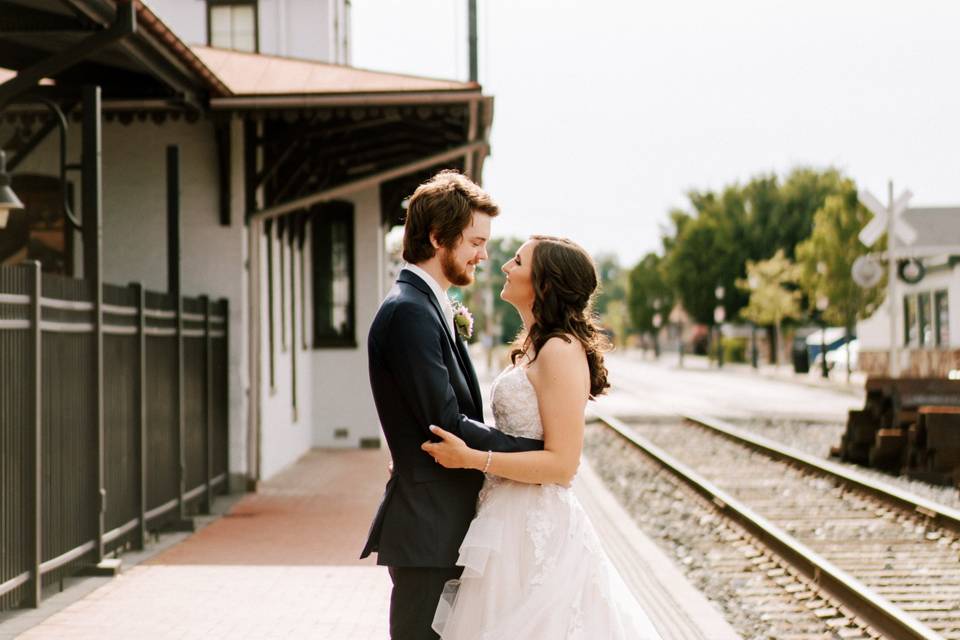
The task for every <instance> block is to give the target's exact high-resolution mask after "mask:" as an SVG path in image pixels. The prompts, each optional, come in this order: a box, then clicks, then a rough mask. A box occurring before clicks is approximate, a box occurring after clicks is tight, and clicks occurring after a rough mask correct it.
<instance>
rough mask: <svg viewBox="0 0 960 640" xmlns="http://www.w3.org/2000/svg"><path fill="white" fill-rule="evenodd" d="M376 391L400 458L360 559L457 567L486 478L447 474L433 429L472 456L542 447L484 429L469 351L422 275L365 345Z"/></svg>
mask: <svg viewBox="0 0 960 640" xmlns="http://www.w3.org/2000/svg"><path fill="white" fill-rule="evenodd" d="M367 348H368V355H369V365H370V386H371V388H372V389H373V397H374V401H375V402H376V405H377V413H378V414H379V416H380V426H381V427H382V429H383V434H384V436H385V437H386V440H387V446H388V447H389V448H390V454H391V455H392V456H393V465H394V470H393V474H392V475H391V477H390V480H389V481H388V482H387V486H386V490H385V491H384V494H383V500H382V501H381V503H380V508H379V509H378V510H377V514H376V517H375V518H374V520H373V524H372V525H371V526H370V534H369V536H368V538H367V543H366V546H365V547H364V549H363V553H362V554H361V556H360V557H361V558H365V557H367V556H368V555H369V554H370V553H371V552H372V551H376V552H377V564H381V565H386V566H391V567H452V566H454V565H455V563H456V560H457V557H458V555H459V547H460V543H461V542H462V541H463V536H464V535H465V534H466V532H467V528H468V527H469V525H470V521H471V520H472V519H473V517H474V515H475V512H476V504H477V494H478V493H479V491H480V487H481V486H482V484H483V474H482V473H480V472H479V471H475V470H469V469H445V468H444V467H442V466H440V465H439V464H437V463H436V462H435V461H434V460H433V458H432V457H430V456H429V455H428V454H427V453H425V452H424V451H423V450H422V449H421V448H420V445H421V444H423V443H424V442H426V441H427V440H434V441H436V440H437V438H436V436H434V435H433V434H432V433H430V430H429V427H430V425H431V424H435V425H438V426H440V427H443V428H444V429H446V430H447V431H450V432H451V433H454V434H456V435H457V436H459V437H460V438H462V439H463V440H464V441H465V442H466V443H467V444H468V445H469V446H470V447H472V448H474V449H480V450H493V451H531V450H536V449H542V448H543V442H542V441H540V440H531V439H528V438H518V437H513V436H509V435H506V434H504V433H501V432H500V431H497V430H495V429H492V428H490V427H488V426H487V425H485V424H483V401H482V399H481V396H480V385H479V383H478V382H477V374H476V372H475V371H474V370H473V365H472V363H471V362H470V357H469V355H468V354H467V349H466V346H465V345H464V344H463V341H462V340H461V339H460V337H459V336H455V335H451V334H450V330H449V325H448V324H447V323H446V320H445V319H444V316H443V313H442V312H441V310H440V305H439V303H438V302H437V299H436V297H435V296H434V295H433V292H432V291H431V289H430V287H429V286H428V285H427V283H426V282H424V281H423V280H422V279H421V278H420V277H419V276H417V275H416V274H414V273H413V272H411V271H408V270H403V271H401V272H400V275H399V277H398V278H397V282H396V285H395V286H394V287H393V289H392V290H391V291H390V293H389V294H387V297H386V299H385V300H384V301H383V304H382V305H381V306H380V310H379V311H378V312H377V315H376V317H375V318H374V320H373V325H372V326H371V327H370V334H369V336H368V337H367Z"/></svg>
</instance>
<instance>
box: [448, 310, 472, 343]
mask: <svg viewBox="0 0 960 640" xmlns="http://www.w3.org/2000/svg"><path fill="white" fill-rule="evenodd" d="M451 304H452V305H453V326H454V327H456V328H457V333H459V334H460V337H461V338H463V339H464V340H469V339H470V336H472V335H473V315H472V314H471V313H470V310H469V309H467V308H466V307H465V306H463V305H462V304H460V303H459V302H457V301H456V300H454V301H453V302H452V303H451Z"/></svg>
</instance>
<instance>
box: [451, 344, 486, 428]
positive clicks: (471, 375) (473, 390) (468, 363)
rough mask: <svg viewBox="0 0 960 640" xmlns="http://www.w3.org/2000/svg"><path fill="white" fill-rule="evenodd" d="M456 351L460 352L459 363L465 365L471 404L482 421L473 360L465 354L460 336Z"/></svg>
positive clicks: (481, 403)
mask: <svg viewBox="0 0 960 640" xmlns="http://www.w3.org/2000/svg"><path fill="white" fill-rule="evenodd" d="M457 350H458V351H459V352H460V358H461V362H462V363H464V364H465V368H466V370H467V381H468V382H469V383H470V395H471V396H473V404H474V406H476V407H477V413H479V415H480V420H481V421H483V396H481V395H480V381H479V380H477V372H476V371H475V370H474V368H473V360H471V359H470V354H469V352H467V345H465V344H464V342H463V340H462V339H461V338H460V336H457Z"/></svg>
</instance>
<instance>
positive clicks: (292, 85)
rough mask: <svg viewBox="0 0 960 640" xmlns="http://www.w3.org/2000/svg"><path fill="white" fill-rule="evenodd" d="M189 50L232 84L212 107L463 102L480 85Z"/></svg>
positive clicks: (475, 93)
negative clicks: (227, 92)
mask: <svg viewBox="0 0 960 640" xmlns="http://www.w3.org/2000/svg"><path fill="white" fill-rule="evenodd" d="M192 50H193V52H194V53H195V54H196V55H197V57H198V58H199V59H200V60H202V61H203V63H204V64H205V65H206V66H207V67H208V68H209V69H211V70H212V71H213V72H214V73H215V74H216V75H217V77H218V78H219V79H220V80H221V81H222V82H223V83H224V85H225V86H226V87H227V88H228V89H229V90H230V93H231V95H229V96H224V97H213V98H211V100H210V103H211V106H212V107H214V108H258V107H260V108H267V107H269V108H277V107H281V108H282V107H305V106H336V105H339V104H352V105H362V104H380V105H387V104H399V103H401V102H405V103H414V102H416V103H420V104H428V103H438V102H465V101H469V100H471V99H473V100H475V99H478V98H479V97H480V85H478V84H477V83H475V82H458V81H455V80H440V79H435V78H424V77H420V76H412V75H403V74H396V73H385V72H382V71H370V70H367V69H358V68H356V67H350V66H345V65H337V64H327V63H323V62H315V61H312V60H300V59H296V58H283V57H279V56H272V55H264V54H255V53H244V52H240V51H229V50H225V49H214V48H211V47H202V46H194V47H192Z"/></svg>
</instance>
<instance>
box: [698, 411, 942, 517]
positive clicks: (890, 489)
mask: <svg viewBox="0 0 960 640" xmlns="http://www.w3.org/2000/svg"><path fill="white" fill-rule="evenodd" d="M682 417H683V418H684V419H685V420H688V421H689V422H693V423H694V424H697V425H699V426H700V427H702V428H704V429H707V430H709V431H712V432H714V433H717V434H719V435H721V436H723V437H725V438H727V439H729V440H732V441H734V442H736V443H738V444H742V445H745V446H747V447H749V448H751V449H754V450H755V451H759V452H760V453H763V454H765V455H767V456H769V457H771V458H774V459H775V460H782V461H784V462H789V463H791V464H795V465H797V466H798V467H801V468H803V469H805V470H807V471H813V472H815V473H817V474H819V475H825V476H827V477H829V478H831V479H834V480H839V481H840V482H842V483H843V484H844V485H846V486H847V487H849V488H853V489H856V490H858V491H862V492H864V493H868V494H870V495H871V496H873V497H874V498H878V499H880V500H882V501H884V502H887V503H889V504H892V505H894V506H896V507H898V508H900V509H903V510H906V511H911V512H916V513H919V514H921V515H923V516H926V517H927V518H929V519H930V521H931V522H932V523H934V524H936V525H937V526H940V527H943V528H944V529H947V530H949V531H951V532H953V533H955V534H958V535H960V510H957V509H951V508H950V507H947V506H944V505H941V504H937V503H936V502H933V501H932V500H927V499H926V498H923V497H921V496H918V495H915V494H912V493H910V492H909V491H904V490H903V489H898V488H897V487H894V486H892V485H889V484H887V483H885V482H882V481H880V480H874V479H873V478H869V477H867V476H865V475H863V474H861V473H857V472H856V471H854V470H853V469H847V468H846V467H844V466H842V465H839V464H836V463H834V462H830V461H829V460H820V459H819V458H816V457H815V456H811V455H809V454H807V453H804V452H802V451H798V450H797V449H794V448H793V447H789V446H787V445H784V444H781V443H779V442H775V441H773V440H770V439H769V438H764V437H763V436H760V435H757V434H754V433H750V432H748V431H746V430H745V429H740V428H738V427H735V426H734V425H732V424H729V423H727V422H724V421H723V420H719V419H717V418H713V417H710V416H703V415H693V414H686V415H682Z"/></svg>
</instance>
